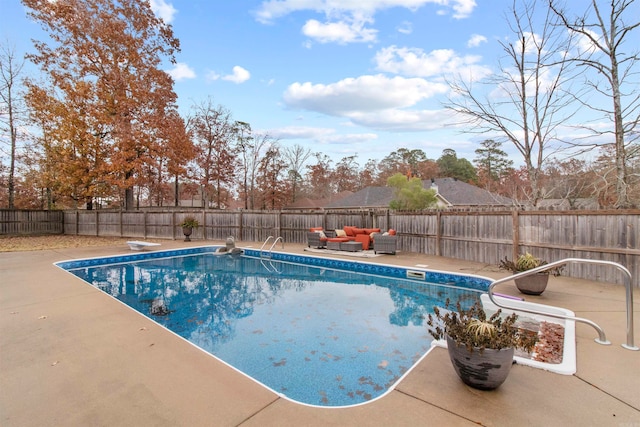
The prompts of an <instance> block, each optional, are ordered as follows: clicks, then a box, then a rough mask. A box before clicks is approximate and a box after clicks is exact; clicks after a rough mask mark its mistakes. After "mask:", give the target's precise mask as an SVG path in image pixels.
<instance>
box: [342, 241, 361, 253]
mask: <svg viewBox="0 0 640 427" xmlns="http://www.w3.org/2000/svg"><path fill="white" fill-rule="evenodd" d="M340 250H341V251H346V252H358V251H361V250H362V242H357V241H356V242H352V241H349V242H342V243H340Z"/></svg>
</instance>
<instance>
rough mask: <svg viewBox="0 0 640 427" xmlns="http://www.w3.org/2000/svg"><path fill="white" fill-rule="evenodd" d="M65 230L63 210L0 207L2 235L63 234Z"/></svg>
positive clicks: (0, 230)
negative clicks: (27, 209) (26, 209)
mask: <svg viewBox="0 0 640 427" xmlns="http://www.w3.org/2000/svg"><path fill="white" fill-rule="evenodd" d="M63 231H64V213H63V212H62V211H31V210H29V211H25V210H10V209H0V235H3V234H9V235H16V234H18V235H19V234H61V233H63Z"/></svg>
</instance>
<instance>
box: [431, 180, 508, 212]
mask: <svg viewBox="0 0 640 427" xmlns="http://www.w3.org/2000/svg"><path fill="white" fill-rule="evenodd" d="M422 185H423V186H424V187H425V188H435V189H436V191H437V193H438V194H440V195H441V196H442V197H443V198H445V199H446V200H447V202H449V205H451V206H510V205H512V204H513V203H512V201H511V199H509V198H508V197H503V196H500V195H498V194H494V193H491V192H490V191H487V190H485V189H483V188H480V187H476V186H475V185H471V184H468V183H466V182H463V181H458V180H457V179H454V178H437V179H434V180H423V181H422Z"/></svg>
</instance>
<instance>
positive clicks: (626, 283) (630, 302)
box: [488, 258, 640, 351]
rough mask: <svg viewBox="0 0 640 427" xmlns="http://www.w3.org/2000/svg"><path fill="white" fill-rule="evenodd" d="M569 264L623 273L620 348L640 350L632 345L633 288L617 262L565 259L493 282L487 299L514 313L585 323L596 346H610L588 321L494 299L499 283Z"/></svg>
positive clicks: (603, 334) (624, 271) (626, 273)
mask: <svg viewBox="0 0 640 427" xmlns="http://www.w3.org/2000/svg"><path fill="white" fill-rule="evenodd" d="M570 263H572V264H599V265H609V266H612V267H616V268H617V269H618V270H620V271H622V272H623V273H624V276H625V280H624V286H625V290H626V299H627V343H626V344H622V347H624V348H626V349H627V350H635V351H637V350H640V348H639V347H637V346H636V345H634V343H633V288H632V287H631V273H630V272H629V270H628V269H627V268H626V267H624V266H623V265H621V264H618V263H617V262H611V261H601V260H595V259H582V258H565V259H562V260H560V261H555V262H552V263H549V264H545V265H541V266H540V267H536V268H533V269H531V270H527V271H523V272H522V273H518V274H513V275H511V276H509V277H505V278H504V279H498V280H494V281H493V283H491V285H489V291H488V292H489V299H490V300H491V302H492V303H494V304H495V305H497V306H498V307H501V308H507V309H510V310H516V311H523V312H525V313H532V314H540V315H543V316H547V317H555V318H557V319H566V320H573V321H576V322H581V323H586V324H587V325H589V326H592V327H593V328H594V329H595V330H596V331H598V338H596V339H595V341H596V342H597V343H598V344H604V345H609V344H611V342H610V341H608V340H607V337H606V335H605V333H604V330H603V329H602V328H601V327H600V326H598V325H597V324H596V323H594V322H592V321H591V320H589V319H583V318H581V317H575V316H565V315H562V314H553V313H543V312H540V311H536V310H527V309H523V308H520V307H518V308H516V307H512V306H509V305H505V304H504V303H499V302H498V301H496V300H495V298H494V295H493V288H495V287H496V286H497V285H499V284H501V283H505V282H508V281H510V280H513V279H519V278H521V277H525V276H530V275H532V274H536V273H539V272H541V271H546V270H550V269H552V268H554V267H559V266H562V265H565V264H570Z"/></svg>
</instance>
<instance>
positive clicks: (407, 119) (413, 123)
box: [350, 109, 453, 132]
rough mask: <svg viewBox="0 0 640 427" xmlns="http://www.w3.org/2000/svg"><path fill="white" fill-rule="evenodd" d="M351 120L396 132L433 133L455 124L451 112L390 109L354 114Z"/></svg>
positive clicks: (362, 124)
mask: <svg viewBox="0 0 640 427" xmlns="http://www.w3.org/2000/svg"><path fill="white" fill-rule="evenodd" d="M350 118H351V120H352V121H353V122H354V123H356V124H359V125H361V126H366V127H370V128H373V129H378V130H385V131H396V132H418V131H433V130H439V129H442V128H443V127H447V126H450V125H451V123H453V119H452V113H451V112H450V111H449V110H444V109H442V110H400V109H390V110H382V111H376V112H374V113H367V114H363V113H354V114H351V115H350Z"/></svg>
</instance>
